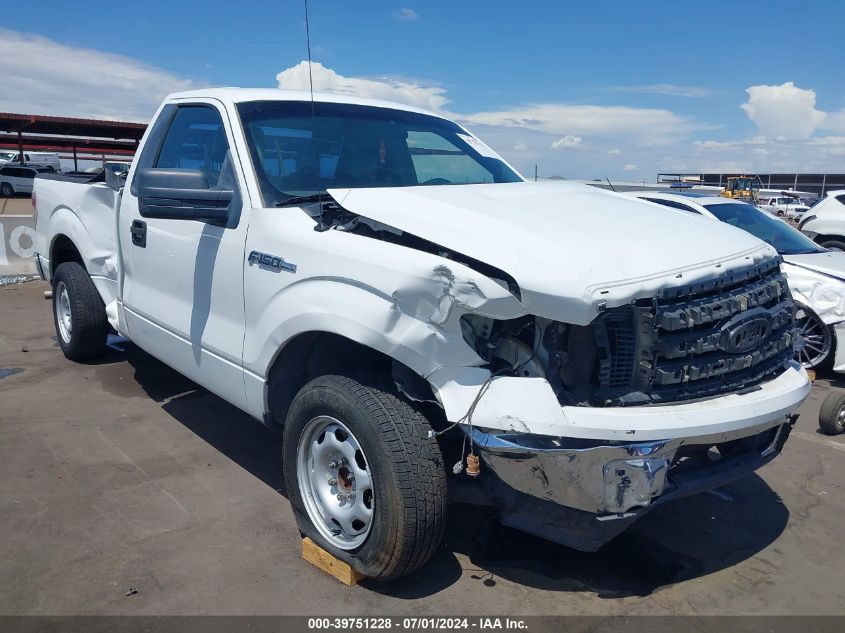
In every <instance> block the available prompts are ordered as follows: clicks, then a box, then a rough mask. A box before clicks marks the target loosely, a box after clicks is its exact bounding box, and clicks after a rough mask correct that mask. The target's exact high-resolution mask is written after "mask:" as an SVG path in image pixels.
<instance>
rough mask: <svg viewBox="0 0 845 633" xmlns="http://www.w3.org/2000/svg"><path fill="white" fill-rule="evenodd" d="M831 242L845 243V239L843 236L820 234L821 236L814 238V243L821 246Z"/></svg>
mask: <svg viewBox="0 0 845 633" xmlns="http://www.w3.org/2000/svg"><path fill="white" fill-rule="evenodd" d="M829 240H836V241H837V242H845V237H843V236H842V235H822V234H819V235H816V236H815V237H814V238H813V241H814V242H815V243H816V244H821V243H822V242H827V241H829Z"/></svg>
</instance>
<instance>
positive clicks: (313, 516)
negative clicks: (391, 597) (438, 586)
mask: <svg viewBox="0 0 845 633" xmlns="http://www.w3.org/2000/svg"><path fill="white" fill-rule="evenodd" d="M429 430H431V426H430V425H429V423H428V420H427V419H426V418H425V417H424V416H423V415H422V414H421V413H420V412H418V411H417V410H416V409H415V408H414V407H412V406H411V405H410V404H409V403H407V402H406V401H404V400H402V399H401V398H399V397H398V396H397V395H396V394H395V393H393V392H392V390H391V389H390V388H388V387H387V386H386V385H383V384H381V383H380V382H379V380H378V379H375V378H371V377H361V378H351V377H347V376H322V377H319V378H315V379H314V380H312V381H311V382H309V383H308V384H307V385H305V386H304V387H303V388H302V389H301V390H300V392H299V393H298V394H297V395H296V397H295V398H294V401H293V403H292V404H291V407H290V410H289V412H288V415H287V419H286V422H285V428H284V449H283V450H284V472H285V482H286V484H287V490H288V497H289V499H290V502H291V506H292V507H293V511H294V515H295V516H296V520H297V523H298V525H299V529H300V532H302V533H303V534H304V535H306V536H308V537H309V538H311V540H312V541H314V542H315V543H317V544H318V545H319V546H320V547H322V548H323V549H325V550H327V551H328V552H330V553H331V554H333V555H334V556H336V557H337V558H339V559H341V560H344V561H346V562H348V563H349V564H350V565H352V567H354V568H355V569H356V570H357V571H359V572H360V573H362V574H363V575H365V576H367V577H370V578H374V579H377V580H388V579H391V578H397V577H399V576H404V575H406V574H409V573H411V572H413V571H414V570H416V569H418V568H420V567H422V566H423V565H424V564H425V563H426V562H428V560H429V559H430V558H431V557H432V556H433V555H434V552H435V551H436V549H437V546H438V544H439V542H440V538H441V536H442V533H443V528H444V519H445V513H446V472H445V469H444V467H443V457H442V455H441V454H440V449H439V446H438V445H437V441H436V440H435V439H433V438H429V437H428V431H429Z"/></svg>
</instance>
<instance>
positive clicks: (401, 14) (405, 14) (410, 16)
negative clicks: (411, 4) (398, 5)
mask: <svg viewBox="0 0 845 633" xmlns="http://www.w3.org/2000/svg"><path fill="white" fill-rule="evenodd" d="M393 17H394V18H396V19H397V20H399V21H400V22H416V21H417V20H419V19H420V16H419V14H418V13H417V12H416V11H414V10H413V9H406V8H402V9H399V10H398V11H396V12H394V14H393Z"/></svg>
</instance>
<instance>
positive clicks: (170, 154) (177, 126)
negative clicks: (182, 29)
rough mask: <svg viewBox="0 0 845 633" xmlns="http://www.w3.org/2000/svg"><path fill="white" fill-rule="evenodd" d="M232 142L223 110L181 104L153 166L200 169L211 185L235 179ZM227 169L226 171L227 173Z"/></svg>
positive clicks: (218, 184)
mask: <svg viewBox="0 0 845 633" xmlns="http://www.w3.org/2000/svg"><path fill="white" fill-rule="evenodd" d="M228 154H229V142H228V141H227V140H226V130H225V128H224V127H223V120H222V118H221V117H220V113H219V112H218V111H217V110H216V109H215V108H212V107H211V106H205V105H190V106H179V108H178V110H177V111H176V114H175V115H174V116H173V120H172V121H171V123H170V128H169V129H168V130H167V135H166V136H165V137H164V142H163V143H162V146H161V150H160V151H159V153H158V158H157V159H156V161H155V164H154V165H153V167H164V168H176V169H198V170H200V171H201V172H203V173H204V174H205V176H206V178H207V179H208V185H209V187H211V188H217V187H219V186H221V185H222V183H221V177H222V178H223V179H224V180H229V179H231V178H232V174H231V170H232V166H231V162H230V161H229V160H228ZM224 172H226V173H224Z"/></svg>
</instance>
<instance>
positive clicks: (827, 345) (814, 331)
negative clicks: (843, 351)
mask: <svg viewBox="0 0 845 633" xmlns="http://www.w3.org/2000/svg"><path fill="white" fill-rule="evenodd" d="M795 324H796V325H797V326H798V333H799V334H800V335H801V337H802V338H803V339H804V347H803V348H802V349H801V351H799V352H798V354H797V356H796V360H798V361H799V362H800V363H801V364H802V365H803V366H804V368H805V369H812V368H814V367H818V366H819V365H821V364H823V363H824V362H825V361H827V360H828V359H829V358H830V356H831V354H830V353H831V351H832V349H833V333H832V332H831V330H830V328H829V327H828V326H827V325H825V323H824V322H823V321H822V320H821V319H820V318H819V315H817V314H816V313H815V312H813V311H812V310H810V309H809V308H807V307H805V306H798V311H797V312H796V313H795Z"/></svg>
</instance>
